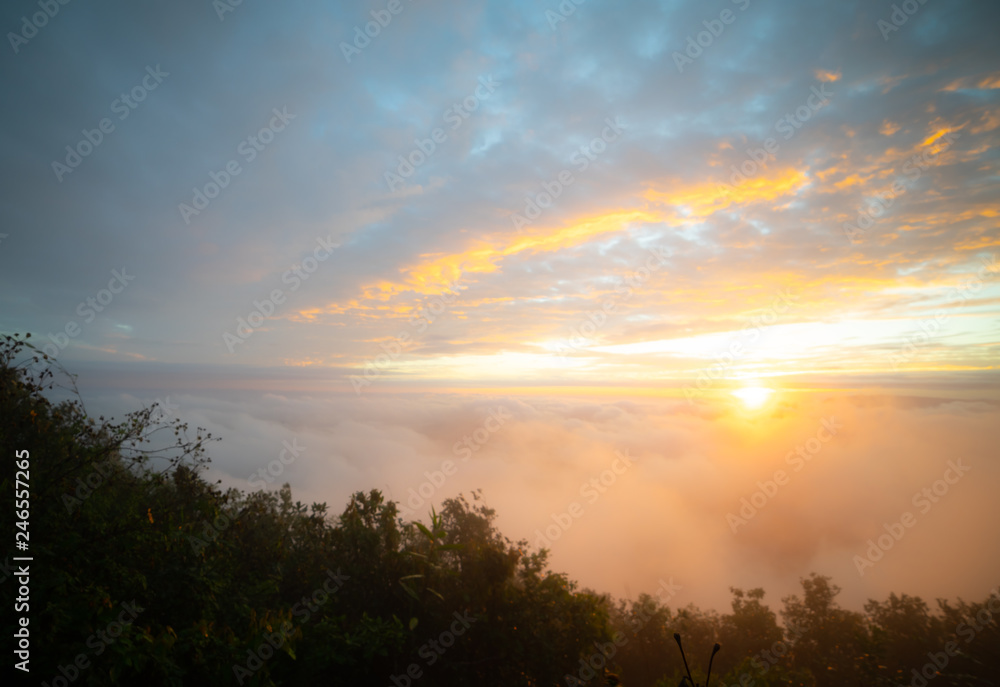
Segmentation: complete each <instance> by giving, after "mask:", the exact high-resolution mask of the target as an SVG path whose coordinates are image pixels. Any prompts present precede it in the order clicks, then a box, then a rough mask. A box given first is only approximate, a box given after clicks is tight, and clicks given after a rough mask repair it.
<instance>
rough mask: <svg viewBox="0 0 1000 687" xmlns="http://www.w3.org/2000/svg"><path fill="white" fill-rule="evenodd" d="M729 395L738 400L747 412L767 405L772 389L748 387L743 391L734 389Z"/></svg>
mask: <svg viewBox="0 0 1000 687" xmlns="http://www.w3.org/2000/svg"><path fill="white" fill-rule="evenodd" d="M731 393H732V394H733V396H735V397H736V398H738V399H740V401H742V402H743V405H744V406H745V407H746V408H747V409H748V410H757V409H758V408H760V407H761V406H763V405H764V404H765V403H767V399H768V398H770V397H771V394H773V393H774V389H769V388H767V387H764V386H748V387H745V388H743V389H734V390H733V391H732V392H731Z"/></svg>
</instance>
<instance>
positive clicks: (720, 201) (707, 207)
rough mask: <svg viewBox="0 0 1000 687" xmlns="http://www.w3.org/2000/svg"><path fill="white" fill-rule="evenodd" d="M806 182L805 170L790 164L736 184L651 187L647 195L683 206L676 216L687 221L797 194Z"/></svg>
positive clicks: (658, 201) (707, 183)
mask: <svg viewBox="0 0 1000 687" xmlns="http://www.w3.org/2000/svg"><path fill="white" fill-rule="evenodd" d="M806 183H808V179H807V177H806V175H805V173H803V172H802V171H800V170H798V169H795V168H793V167H786V168H784V169H778V170H775V171H774V172H772V173H771V174H769V175H763V174H758V175H756V176H753V177H750V178H749V179H747V180H746V181H743V182H742V183H740V184H738V185H736V186H731V185H728V184H715V183H709V182H705V183H700V184H694V185H691V186H688V187H686V188H683V187H682V188H679V189H676V190H674V189H671V190H669V191H659V190H656V189H649V190H647V191H646V193H645V194H644V197H645V198H646V200H649V201H651V202H654V203H659V204H662V205H671V206H674V207H676V208H680V209H681V210H682V211H683V212H681V213H678V214H675V215H674V216H673V219H674V220H675V221H685V220H690V219H692V218H694V219H704V218H706V217H710V216H711V215H713V214H715V213H716V212H720V211H722V210H725V209H726V208H728V207H731V206H733V205H749V204H752V203H759V202H764V201H772V200H775V199H778V198H783V197H785V196H788V195H795V193H797V192H798V190H799V189H800V188H802V187H803V186H805V185H806Z"/></svg>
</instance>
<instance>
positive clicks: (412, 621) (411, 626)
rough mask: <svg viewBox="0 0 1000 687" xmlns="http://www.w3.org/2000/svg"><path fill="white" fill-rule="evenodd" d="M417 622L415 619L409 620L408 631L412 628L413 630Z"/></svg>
mask: <svg viewBox="0 0 1000 687" xmlns="http://www.w3.org/2000/svg"><path fill="white" fill-rule="evenodd" d="M418 622H420V621H418V620H417V619H416V618H410V629H411V630H412V629H413V628H415V627H416V626H417V623H418Z"/></svg>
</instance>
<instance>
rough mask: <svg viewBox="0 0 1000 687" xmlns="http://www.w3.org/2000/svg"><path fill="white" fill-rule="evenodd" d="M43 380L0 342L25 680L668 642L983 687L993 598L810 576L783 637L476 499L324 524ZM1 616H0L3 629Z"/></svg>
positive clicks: (659, 648)
mask: <svg viewBox="0 0 1000 687" xmlns="http://www.w3.org/2000/svg"><path fill="white" fill-rule="evenodd" d="M57 373H58V370H56V371H53V368H52V366H51V365H49V364H48V362H47V360H46V359H44V356H42V355H41V354H38V355H36V351H35V349H33V348H31V347H30V346H28V345H27V342H26V341H24V340H22V339H19V338H16V337H4V340H3V342H0V418H2V421H0V446H2V449H3V451H4V455H5V456H7V460H5V463H4V464H5V471H4V475H3V477H4V482H3V505H2V513H3V515H2V518H3V522H4V523H5V528H4V531H5V532H8V533H10V532H13V531H14V530H15V527H14V523H13V516H12V514H13V513H14V512H15V499H14V492H15V490H14V480H15V466H14V463H15V461H14V456H15V454H16V452H19V451H28V454H29V457H28V460H29V461H30V491H31V498H30V534H31V539H30V551H28V552H27V554H25V553H23V552H22V553H20V554H19V553H18V552H15V551H13V549H10V550H9V552H8V554H7V556H6V559H7V563H6V565H5V567H4V574H3V580H4V581H3V582H2V583H0V588H2V589H3V591H4V595H5V597H4V598H5V604H10V605H9V606H7V607H8V608H10V607H12V606H13V604H14V596H15V595H16V593H17V588H18V583H17V582H16V581H14V580H13V579H12V578H11V572H10V567H11V563H10V559H11V557H13V556H16V555H29V554H30V555H31V556H32V557H33V561H32V562H31V576H30V614H29V615H30V624H29V629H30V642H31V659H30V669H31V675H30V677H31V681H32V683H34V684H49V685H65V684H76V685H115V684H122V685H136V684H143V685H147V686H149V687H153V686H155V685H201V684H205V685H226V684H239V685H315V684H333V685H373V686H384V685H397V686H398V687H408V686H411V685H412V686H414V687H421V686H428V687H429V686H437V685H456V686H457V685H497V686H500V685H538V686H546V687H547V686H550V685H566V684H595V685H596V684H605V681H606V679H607V677H606V675H605V674H606V673H615V674H617V676H618V677H619V678H620V679H621V681H622V684H624V685H626V686H627V687H643V686H652V685H667V684H669V685H676V684H677V682H678V680H679V679H680V675H681V672H682V670H683V665H682V664H681V662H680V657H679V654H678V653H677V648H676V646H675V645H674V640H673V633H674V632H679V633H681V635H682V636H683V637H684V642H685V647H686V648H687V649H688V651H689V657H693V658H694V663H695V664H699V665H700V664H701V662H702V661H703V660H706V661H707V657H708V652H709V649H710V647H711V646H712V644H713V642H716V641H718V642H721V644H722V645H723V649H722V651H721V653H720V654H719V655H718V656H717V657H716V662H715V669H714V671H713V675H719V676H722V680H723V682H724V684H726V685H731V684H741V685H751V684H753V685H757V686H768V685H819V686H827V685H830V686H833V685H846V684H864V685H896V684H898V683H900V682H902V683H906V684H910V682H911V680H913V675H912V671H914V670H917V671H918V673H919V671H925V670H926V668H925V666H926V664H928V663H930V665H931V668H930V670H928V671H927V672H926V673H925V675H926V677H922V678H918V679H924V680H931V679H933V683H932V684H933V685H935V686H937V685H942V686H943V685H988V684H995V682H993V681H995V680H996V679H997V676H1000V632H998V625H997V617H998V616H997V615H996V613H997V612H1000V597H997V596H993V597H990V598H988V599H986V600H984V601H983V602H981V603H965V602H959V603H957V604H955V605H952V604H949V603H947V602H943V601H942V602H939V604H938V609H937V612H936V613H932V612H931V610H930V609H929V607H928V605H927V604H926V603H925V602H923V601H922V600H921V599H919V598H914V597H910V596H907V595H902V596H896V595H892V596H890V598H889V599H887V600H885V601H884V602H876V601H871V602H869V603H868V604H867V605H866V607H865V613H856V612H851V611H847V610H844V609H842V608H840V607H839V606H838V605H837V603H836V596H837V593H838V591H839V590H838V588H837V587H836V586H835V585H833V584H832V583H831V581H830V580H829V579H828V578H826V577H822V576H818V575H812V576H810V577H809V578H806V579H804V580H803V581H802V585H803V588H802V594H801V596H799V595H795V596H791V597H788V598H786V599H784V600H783V608H782V610H781V613H780V615H781V617H782V620H783V623H782V625H779V623H778V615H777V614H776V613H775V612H774V611H772V610H771V609H770V608H769V607H768V606H767V605H766V604H765V602H764V596H765V594H764V591H763V590H760V589H754V590H749V591H743V590H739V589H733V590H732V592H733V602H732V609H731V612H730V613H727V614H724V615H719V614H717V613H716V612H714V611H701V610H699V609H698V608H695V607H693V606H689V607H686V608H679V609H676V608H670V607H669V606H668V605H667V604H668V603H669V595H668V596H667V598H666V599H664V598H661V597H662V595H660V596H654V595H643V596H640V597H639V598H638V599H636V600H634V601H626V600H614V599H612V598H611V597H609V596H607V595H603V594H598V593H596V592H593V591H588V590H582V589H579V588H578V585H577V584H576V583H575V582H573V581H572V580H570V579H569V578H568V577H567V576H566V575H564V574H558V573H555V572H552V571H550V570H549V569H548V566H547V554H546V551H544V550H541V551H532V550H530V549H529V546H528V544H527V542H524V541H519V542H512V541H510V540H509V539H508V538H506V537H504V536H503V535H502V534H501V533H500V532H499V531H498V530H497V528H496V527H495V526H494V519H495V513H494V511H493V510H491V509H490V508H488V507H486V506H485V505H483V504H482V502H481V500H480V498H479V494H476V493H473V494H471V495H470V496H468V497H465V496H460V497H458V498H454V499H448V500H446V501H444V503H443V504H442V505H441V508H440V512H434V513H433V514H432V516H431V518H430V521H429V522H426V523H420V522H406V521H404V520H403V519H402V518H401V517H400V515H399V513H398V511H397V508H396V504H395V503H393V502H391V501H386V500H385V499H384V498H383V496H382V494H381V493H379V492H378V491H374V490H373V491H371V492H369V493H361V492H358V493H356V494H355V495H354V496H353V497H352V498H351V500H350V502H349V503H348V504H346V506H345V507H344V508H343V510H342V511H341V512H340V514H339V515H333V514H331V513H329V512H328V510H327V506H326V504H312V505H310V506H306V505H305V504H302V503H300V502H298V501H295V500H294V499H293V496H292V493H291V490H290V489H289V487H288V486H287V485H286V486H285V487H283V488H282V489H280V490H278V491H265V490H261V491H255V492H243V491H240V490H237V489H226V490H223V489H221V488H220V487H218V486H217V483H216V484H211V483H209V482H208V481H206V479H205V478H204V472H205V467H206V465H207V463H208V462H209V458H208V457H207V454H206V451H207V448H208V443H209V442H210V441H211V440H212V438H211V437H210V436H209V435H207V434H205V433H203V432H200V431H195V432H193V434H194V438H193V439H192V438H191V434H192V432H191V431H190V430H189V428H188V427H187V426H186V425H185V424H183V423H181V422H180V421H177V420H173V421H166V420H164V419H163V418H162V417H161V416H160V414H159V413H158V412H157V409H156V408H155V407H154V408H146V409H139V410H136V411H135V412H133V413H131V414H129V415H128V416H126V418H125V419H124V420H123V421H121V422H112V421H109V420H105V419H104V418H98V419H96V420H95V419H92V418H89V417H87V415H86V413H85V412H84V409H83V406H82V405H81V403H80V402H79V401H66V402H61V403H54V402H52V401H50V400H49V399H48V398H47V396H46V392H47V391H49V390H51V388H52V385H53V383H54V382H55V381H56V374H57ZM164 437H167V438H169V441H166V442H165V441H164V440H163V438H164ZM18 507H20V506H18ZM984 545H986V544H984ZM929 564H932V562H929ZM16 622H17V621H16V618H15V616H14V615H12V614H10V613H5V614H4V621H3V631H4V635H5V636H6V637H8V638H10V637H13V636H14V634H15V632H16V631H17V625H16ZM10 641H11V640H10V639H8V642H10ZM8 655H10V654H8ZM938 671H940V673H938ZM693 672H695V673H696V679H700V680H704V675H703V674H699V673H698V671H697V670H695V669H694V668H693ZM991 680H993V681H991ZM713 684H718V682H717V681H716V680H714V679H713ZM914 684H917V685H920V684H922V683H921V682H915V683H914Z"/></svg>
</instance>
